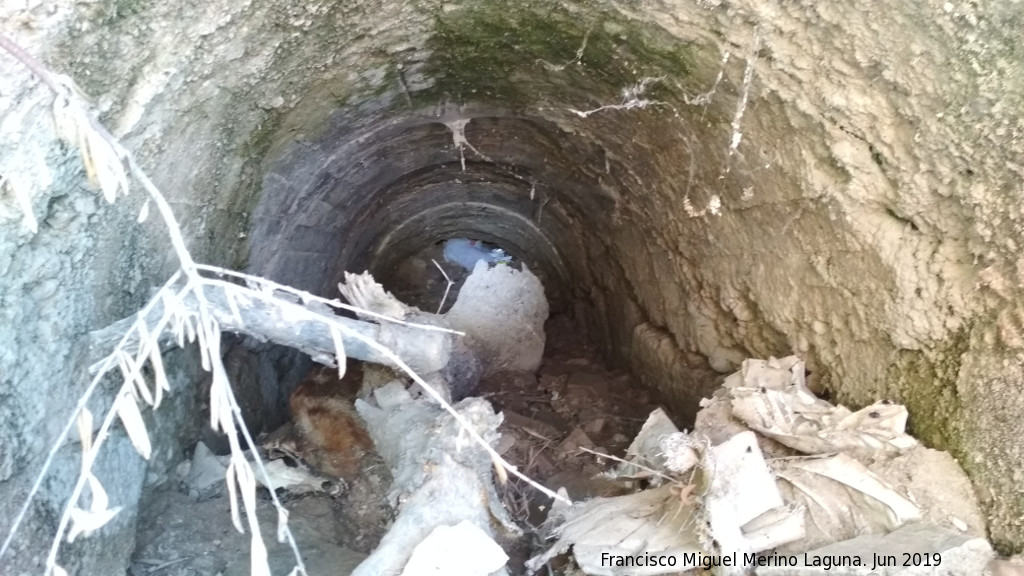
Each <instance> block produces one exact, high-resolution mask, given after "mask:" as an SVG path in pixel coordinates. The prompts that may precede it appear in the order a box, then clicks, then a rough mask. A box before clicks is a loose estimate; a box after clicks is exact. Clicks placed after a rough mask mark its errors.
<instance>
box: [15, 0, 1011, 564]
mask: <svg viewBox="0 0 1024 576" xmlns="http://www.w3.org/2000/svg"><path fill="white" fill-rule="evenodd" d="M1022 13H1024V5H1022V4H1021V3H1020V2H1017V1H1014V2H1006V1H1002V2H997V1H991V2H972V3H963V4H954V3H951V2H949V3H944V2H926V1H915V2H905V3H900V4H896V5H892V6H890V5H886V6H885V7H881V6H875V5H871V4H864V3H859V4H846V3H822V2H812V1H809V0H808V1H799V2H789V3H783V4H779V3H777V2H767V1H761V0H739V1H736V2H721V1H718V0H700V1H690V0H671V1H670V0H646V1H644V2H612V1H607V2H596V1H595V2H586V3H578V4H577V3H572V2H534V3H530V5H529V7H527V6H525V5H524V4H522V3H510V2H502V1H498V0H484V1H480V0H473V1H470V0H466V1H464V2H450V3H445V4H443V5H441V4H440V3H435V2H429V1H421V2H398V1H394V2H387V1H380V2H372V3H365V2H359V3H341V2H339V3H330V2H318V3H302V4H299V3H279V2H261V1H251V2H243V3H238V2H225V1H215V2H207V3H194V4H188V3H186V4H181V3H173V4H167V3H153V2H147V1H145V0H132V1H129V0H119V1H116V2H96V3H89V4H82V3H74V4H73V3H70V2H50V3H45V4H43V3H29V4H27V5H25V6H24V7H22V6H19V7H8V6H5V7H3V8H2V9H0V23H2V28H3V31H4V32H5V33H6V34H8V35H10V36H12V37H14V38H15V39H16V40H17V41H18V42H19V43H21V44H22V45H23V46H25V47H26V48H27V49H29V50H30V51H31V52H33V53H34V54H36V55H38V56H39V57H41V58H42V59H43V60H45V61H46V62H48V63H49V64H50V65H51V66H52V67H53V68H54V69H56V70H58V71H61V72H65V73H67V74H69V75H71V76H73V77H74V78H75V79H76V80H78V81H79V82H80V83H81V84H82V87H83V88H84V89H85V90H86V92H87V93H89V94H90V95H91V96H93V97H94V98H95V101H96V102H97V104H98V106H99V108H100V110H102V111H103V113H104V121H105V122H106V123H107V125H109V126H111V127H112V128H113V130H114V132H115V133H116V134H118V135H123V136H124V138H125V139H126V141H127V143H128V145H129V146H130V147H131V148H132V149H133V150H137V151H138V153H139V154H140V157H141V160H142V161H143V164H144V165H145V166H146V167H147V168H148V169H149V170H150V171H151V172H152V174H153V175H154V178H155V180H156V181H157V182H158V184H160V185H161V186H162V187H163V188H164V189H165V190H166V191H167V193H168V194H169V195H170V196H171V198H172V203H173V204H174V207H175V210H176V211H177V212H178V214H179V218H180V219H181V220H182V222H183V224H184V227H185V230H186V233H187V234H188V236H189V239H190V242H191V244H190V246H191V248H192V249H193V250H194V251H195V253H196V256H197V257H198V258H199V259H201V260H205V261H208V262H212V263H217V264H223V265H229V266H236V267H243V266H246V265H248V266H249V267H250V268H251V269H253V270H254V271H258V272H263V273H267V274H269V275H271V276H272V277H275V278H276V279H279V280H285V281H292V282H294V283H295V284H298V285H300V286H301V287H305V288H311V289H315V290H316V289H320V290H327V289H328V288H329V287H330V286H331V285H332V284H331V281H330V280H326V281H325V280H324V277H325V276H326V277H328V278H330V277H332V276H337V275H338V273H339V272H340V270H341V269H342V268H344V267H346V266H349V265H353V266H354V265H355V264H356V263H358V264H359V265H361V266H368V267H369V266H372V265H373V262H372V261H369V260H367V258H368V257H367V256H366V255H367V254H370V255H377V256H379V258H378V259H379V260H380V259H382V260H381V261H386V260H387V258H388V256H387V253H388V250H395V249H397V248H396V246H394V245H393V244H394V242H391V241H393V240H395V238H399V237H400V238H407V239H408V238H414V237H416V234H415V233H414V232H416V231H417V230H421V229H422V228H417V226H422V225H421V224H416V222H417V221H416V220H415V219H414V218H413V217H414V216H415V215H416V214H417V213H423V211H424V210H425V209H427V208H429V207H431V206H434V205H436V204H437V203H439V202H440V201H441V199H443V198H446V196H445V194H448V193H451V194H452V195H453V196H452V197H453V198H454V197H457V198H459V199H460V202H461V201H466V200H469V199H475V200H477V201H478V202H479V203H480V205H481V207H480V208H479V209H478V210H477V211H475V212H473V214H475V215H476V216H475V217H476V218H477V220H475V221H468V222H464V223H462V224H459V223H458V222H457V221H456V220H457V216H458V214H459V212H458V209H457V205H456V204H454V203H453V204H450V206H451V207H449V208H446V209H445V210H447V211H442V212H436V213H434V214H436V215H438V216H439V218H440V220H439V221H444V222H446V223H447V224H445V226H446V227H443V229H438V230H440V231H436V233H437V234H441V233H443V232H455V231H457V230H458V227H459V226H463V227H464V228H470V229H476V230H479V231H481V233H482V234H485V236H482V237H489V238H494V239H500V238H501V237H503V235H504V236H507V237H514V238H516V242H517V243H518V244H519V245H520V247H521V248H522V250H523V251H526V252H531V251H534V252H537V253H538V254H541V253H542V254H544V257H543V258H542V260H544V261H545V262H546V263H547V264H544V262H542V263H541V264H540V265H539V266H538V270H541V271H544V270H547V271H548V276H549V277H551V278H557V279H560V280H561V281H564V282H565V283H566V286H564V287H561V288H562V289H564V292H565V293H566V294H567V295H568V296H569V297H572V298H575V299H577V301H578V302H579V304H578V306H577V309H578V310H579V312H580V313H581V314H583V315H585V316H586V318H587V325H588V327H589V331H590V333H591V335H592V336H593V337H595V338H597V339H598V340H600V341H602V342H603V343H604V345H605V347H606V349H607V350H608V352H609V355H610V356H611V357H613V358H616V359H618V360H619V361H621V362H623V363H631V364H632V367H633V369H634V370H635V371H636V372H637V373H638V374H639V375H640V376H641V377H642V378H644V380H645V381H647V382H648V383H649V384H650V385H652V386H657V387H659V388H662V389H664V390H666V391H667V392H669V393H670V394H671V395H672V396H673V397H674V398H676V400H677V403H678V404H679V405H680V406H681V407H684V406H688V405H689V406H692V403H693V401H694V400H695V399H696V398H697V397H699V396H700V395H701V393H702V392H703V391H704V390H706V389H707V387H708V386H710V385H711V384H712V379H713V378H714V376H715V374H717V373H720V372H725V371H729V370H732V369H734V368H735V365H736V363H737V362H738V361H739V360H740V359H742V358H743V357H745V356H748V355H753V356H765V355H768V354H784V353H788V352H791V351H794V352H798V353H801V354H803V355H805V356H806V357H807V358H808V360H809V366H810V368H811V369H812V371H813V372H814V376H815V378H817V383H818V385H820V386H822V387H826V388H828V389H829V390H830V391H831V392H832V393H833V394H834V395H835V396H836V397H837V398H838V399H839V400H841V401H843V402H848V403H850V404H852V405H863V404H867V403H869V402H871V401H873V400H875V399H876V398H878V397H889V398H892V399H894V400H899V401H903V402H906V403H907V404H908V405H909V407H910V411H911V418H912V425H913V427H914V431H915V433H917V434H919V435H920V436H921V437H922V438H924V439H925V440H926V441H928V442H929V443H931V444H932V445H933V446H936V447H939V448H945V449H949V450H951V451H953V453H954V454H956V455H957V457H958V458H959V459H960V461H961V462H962V463H963V464H964V465H965V467H966V468H967V469H968V471H969V472H970V474H971V476H972V479H973V480H974V481H975V483H976V486H977V488H978V490H979V495H980V496H981V498H982V500H983V501H984V502H985V504H986V506H987V510H988V512H989V515H990V519H991V521H992V524H991V531H992V537H993V538H994V540H995V542H996V543H997V544H998V545H1000V546H1002V547H1003V549H1004V550H1010V549H1020V548H1021V546H1022V545H1024V526H1022V525H1021V520H1020V518H1021V517H1022V516H1024V488H1021V486H1024V483H1022V482H1021V481H1020V479H1019V478H1017V477H1016V476H1014V474H1015V473H1007V472H1006V471H1007V470H1020V469H1022V468H1024V444H1022V443H1021V442H1020V441H1019V438H1021V437H1024V429H1022V426H1024V424H1022V421H1021V419H1020V418H1019V417H1018V415H1019V414H1021V413H1024V394H1022V393H1021V368H1022V366H1021V361H1020V359H1019V358H1020V357H1019V353H1018V351H1019V350H1020V349H1021V348H1024V337H1022V336H1021V334H1022V330H1024V328H1022V326H1024V319H1022V318H1024V313H1022V312H1021V311H1020V305H1021V302H1024V300H1022V298H1021V284H1022V281H1024V263H1022V262H1024V261H1022V260H1020V259H1019V254H1018V253H1019V245H1020V243H1021V242H1022V240H1024V231H1022V230H1021V225H1020V218H1021V212H1020V206H1021V199H1022V198H1021V197H1022V195H1024V194H1022V172H1024V169H1022V168H1021V161H1020V155H1021V154H1020V153H1021V151H1022V150H1024V125H1022V120H1021V116H1020V114H1019V111H1020V110H1021V109H1022V106H1024V88H1022V86H1024V77H1022V75H1024V55H1022V53H1021V48H1020V47H1019V38H1018V35H1019V31H1020V30H1021V29H1022V28H1024V17H1022ZM0 74H2V77H3V78H5V79H7V78H11V79H14V81H13V82H10V83H7V82H5V83H4V84H3V86H0V114H2V115H3V117H4V119H3V124H2V125H0V138H3V140H2V141H0V146H3V148H2V154H0V173H3V174H4V175H5V176H8V177H9V178H8V181H9V182H8V184H5V188H4V190H3V194H4V196H3V199H2V204H0V207H2V209H3V212H2V215H0V216H2V222H0V226H2V229H0V272H2V280H0V298H2V301H3V305H2V308H0V311H2V314H3V315H4V324H3V326H4V327H3V328H2V330H3V331H2V332H0V338H3V340H4V341H6V342H9V343H11V344H10V345H5V346H3V348H2V352H0V363H2V364H0V377H2V378H3V381H2V389H0V394H2V395H3V396H2V398H3V400H2V402H0V410H2V411H3V418H0V430H2V432H0V440H2V442H0V446H2V448H0V486H2V488H3V489H2V490H0V494H4V496H0V511H3V514H2V515H0V516H3V517H4V518H9V517H10V516H9V513H8V512H9V511H10V510H11V509H12V506H16V505H17V504H19V503H20V498H21V496H22V495H23V494H24V491H25V489H26V488H27V485H28V483H29V482H30V481H31V477H32V474H33V473H34V472H35V471H36V470H37V469H38V467H39V466H40V465H41V453H42V452H43V451H44V450H45V447H46V446H48V443H49V442H50V441H51V440H52V438H53V435H54V434H55V432H56V428H57V427H58V426H59V425H60V424H61V423H62V422H61V421H62V418H61V417H55V416H54V415H63V414H66V413H68V412H69V411H70V409H71V402H72V400H73V398H72V394H71V393H69V390H77V389H79V388H78V387H80V386H83V385H84V382H83V380H82V379H81V378H80V377H77V378H72V377H71V376H70V375H71V374H74V373H75V372H74V368H75V367H80V364H81V361H77V363H76V360H75V358H76V357H77V356H78V355H80V354H81V353H80V352H79V350H80V345H81V337H82V335H83V334H84V333H85V332H86V331H87V330H89V329H92V328H96V327H100V326H102V325H103V324H105V323H106V322H109V321H111V320H113V319H115V318H117V317H118V316H120V315H123V314H126V313H128V312H130V311H131V310H132V309H133V308H134V307H135V306H137V305H138V304H139V303H140V302H142V301H143V300H144V298H145V296H146V295H147V291H148V289H149V287H150V286H152V285H154V284H156V283H159V282H161V281H162V280H163V278H164V277H165V276H166V274H167V273H168V272H169V271H170V266H171V263H170V261H169V258H168V255H167V252H166V250H165V249H164V243H163V241H162V240H161V238H162V236H161V234H162V230H161V229H160V228H159V225H158V224H157V223H155V221H154V220H152V219H151V220H150V221H149V222H148V223H147V224H146V225H145V226H144V227H142V228H136V227H135V225H134V224H133V222H134V216H135V214H136V213H137V210H138V209H139V206H140V205H141V202H140V199H139V197H138V196H137V195H134V196H133V198H130V199H124V200H122V201H121V202H120V203H119V204H117V205H114V206H107V205H105V204H103V203H102V202H101V201H100V200H99V199H98V197H97V196H96V195H95V194H94V193H92V192H91V191H89V190H87V189H86V187H85V186H84V179H83V178H82V174H81V171H80V168H79V163H78V161H77V159H76V158H75V157H74V155H73V154H71V153H69V152H67V151H66V150H64V149H63V148H62V147H60V146H58V145H57V144H56V143H55V142H54V141H53V140H52V138H51V136H50V131H49V126H48V120H47V119H46V117H45V109H46V106H45V104H46V101H45V100H43V98H44V97H45V92H44V91H43V89H42V88H41V86H39V84H38V82H36V81H34V80H32V79H31V77H30V76H29V75H28V73H27V72H26V71H25V70H24V69H23V68H21V67H19V66H18V65H17V63H15V62H14V61H13V60H11V59H10V58H8V57H7V56H6V55H3V56H0ZM446 115H447V116H446ZM453 119H455V120H466V122H465V123H464V124H461V125H460V124H458V123H457V122H455V123H453V122H452V120H453ZM458 126H461V127H462V128H461V129H462V130H463V132H459V131H458V130H457V129H455V128H457V127H458ZM453 127H455V128H453ZM15 134H29V135H31V136H30V137H24V136H19V137H15V136H14V135H15ZM459 136H461V137H462V138H464V140H463V141H459V140H458V137H459ZM468 145H472V148H470V147H469V146H468ZM303 147H305V148H306V149H307V150H308V151H310V152H315V153H310V154H304V153H303ZM303 159H305V160H303ZM460 160H461V162H460ZM467 160H468V162H467ZM303 162H305V163H303ZM438 167H440V168H438ZM431 170H434V171H433V172H431ZM427 173H429V174H430V176H429V177H428V176H425V174H427ZM265 174H269V175H267V176H266V178H265V179H264V175H265ZM405 175H410V176H408V177H406V176H405ZM12 178H13V179H12ZM499 180H500V181H501V186H500V187H499V186H491V185H490V184H489V183H491V182H495V181H499ZM23 181H32V182H35V183H36V185H37V186H36V188H34V189H33V191H32V195H33V197H34V199H35V200H34V203H33V206H34V212H35V214H36V217H37V219H38V222H39V225H38V231H37V232H30V231H29V230H28V228H26V226H25V224H24V223H23V221H22V219H21V218H22V217H21V212H20V211H19V209H18V207H17V205H16V203H15V202H14V199H13V193H12V192H11V188H10V186H14V185H18V186H23V184H22V183H21V182H23ZM261 200H262V202H261ZM389 206H394V207H395V209H396V210H399V209H400V215H404V216H402V217H400V218H397V219H395V220H393V221H392V222H393V223H394V225H395V226H400V225H408V226H410V227H411V228H408V229H407V232H406V233H403V234H399V235H397V236H394V235H392V236H389V235H388V229H386V228H387V227H386V226H382V225H380V224H379V223H377V224H375V222H378V220H377V219H378V218H380V217H381V215H382V214H384V213H386V212H387V208H388V207H389ZM495 207H497V208H495ZM499 208H500V209H499ZM402 211H404V212H402ZM406 216H407V218H406ZM403 218H405V219H403ZM496 221H500V222H502V224H501V225H500V226H499V225H494V224H493V222H496ZM488 222H491V223H492V224H488ZM388 225H389V226H390V225H391V224H388ZM410 230H411V232H410ZM487 235H489V236H487ZM389 239H390V240H389ZM389 242H391V243H390V244H389ZM553 247H554V248H553ZM556 249H557V252H556V251H555V250H556ZM41 360H42V361H41ZM182 380H183V381H185V380H188V375H187V374H186V373H184V372H183V373H182ZM40 398H46V399H47V400H46V403H43V402H41V401H40ZM182 420H184V417H182ZM169 428H171V429H177V430H180V429H181V422H176V423H174V424H173V425H169ZM30 431H31V432H30ZM124 444H125V443H124V442H121V443H120V444H119V447H118V448H116V449H115V450H112V454H115V455H114V456H112V460H111V462H112V464H111V466H116V467H117V469H119V470H128V469H134V470H135V471H136V472H135V473H134V474H133V475H132V478H133V479H130V478H128V476H126V477H125V488H124V490H123V492H119V493H118V494H119V495H118V496H116V497H115V496H114V495H113V494H112V497H114V498H123V499H124V500H125V503H130V502H131V500H132V499H133V498H134V496H135V495H136V494H138V492H139V490H140V489H141V485H142V482H143V480H142V477H143V474H142V470H143V467H142V465H141V464H139V463H135V464H128V462H129V456H130V455H129V454H128V450H127V447H126V445H124ZM68 452H69V454H68V459H65V460H62V462H63V464H61V466H60V468H61V472H60V474H59V478H57V477H55V478H56V479H55V480H53V481H51V482H50V483H48V484H47V486H46V491H45V498H44V500H45V502H47V504H46V506H45V507H46V510H45V511H41V512H40V513H39V514H38V517H37V518H36V519H35V522H36V524H34V526H35V527H34V528H33V530H34V532H32V534H35V535H38V534H42V533H44V532H46V530H47V527H49V526H52V523H53V522H54V514H56V513H57V511H58V510H59V502H60V499H61V498H62V497H63V496H62V494H65V493H66V488H67V483H68V482H69V481H70V479H71V478H72V477H73V473H74V470H75V464H74V460H73V454H74V450H72V449H68ZM170 458H171V455H169V454H168V455H166V456H165V457H164V459H170ZM120 459H123V460H120ZM132 462H135V461H132ZM8 495H10V496H8ZM124 516H125V523H124V524H122V525H118V526H114V527H112V528H111V529H110V530H111V531H112V532H113V531H115V530H118V529H119V530H123V531H124V532H125V533H130V532H131V522H130V519H131V514H130V513H128V514H125V515H124ZM29 540H32V541H36V540H38V538H36V537H33V538H29V539H26V540H25V542H26V543H27V542H28V541H29ZM123 552H124V551H123ZM35 554H38V551H37V550H35V549H34V548H33V551H28V550H26V551H25V552H23V553H19V555H18V556H16V557H15V559H14V560H13V562H15V564H14V566H16V567H17V568H19V569H21V570H25V571H30V567H31V566H34V565H35V564H34V563H35V562H38V560H39V559H38V558H33V556H34V555H35ZM87 556H88V555H87V554H86V555H85V556H83V557H87ZM5 561H6V559H5ZM112 561H116V559H114V560H112ZM95 573H100V572H95Z"/></svg>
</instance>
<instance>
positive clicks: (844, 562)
mask: <svg viewBox="0 0 1024 576" xmlns="http://www.w3.org/2000/svg"><path fill="white" fill-rule="evenodd" d="M741 559H742V563H740V560H741ZM801 560H802V561H803V562H802V563H801ZM941 563H942V557H941V556H940V555H939V554H937V553H933V554H911V553H903V554H899V555H895V554H877V553H873V552H872V553H869V554H867V555H866V556H861V555H832V554H810V553H806V552H805V553H804V554H772V555H758V554H753V553H744V554H743V555H742V557H741V556H740V554H739V553H737V552H733V553H732V554H717V555H715V554H704V553H701V552H687V553H683V554H678V555H673V554H638V555H635V556H624V555H617V554H610V553H608V552H603V553H602V554H601V565H602V566H608V567H638V568H644V567H656V566H665V567H678V568H679V569H687V568H696V567H703V568H704V569H706V570H710V569H711V568H713V567H716V566H737V567H738V566H750V567H759V566H760V567H764V566H812V567H820V568H821V569H823V570H831V569H832V568H838V567H844V566H854V567H860V566H863V567H870V568H871V569H872V570H874V569H876V568H879V567H885V566H898V565H902V566H938V565H940V564H941Z"/></svg>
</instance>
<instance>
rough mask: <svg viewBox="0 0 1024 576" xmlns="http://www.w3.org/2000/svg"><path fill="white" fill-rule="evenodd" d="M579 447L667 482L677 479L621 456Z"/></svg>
mask: <svg viewBox="0 0 1024 576" xmlns="http://www.w3.org/2000/svg"><path fill="white" fill-rule="evenodd" d="M579 449H580V450H582V451H584V452H589V453H591V454H593V455H595V456H600V457H602V458H608V459H609V460H615V461H616V462H622V463H623V464H629V465H630V466H636V467H637V468H639V469H641V470H643V471H645V472H650V473H651V474H653V475H655V476H657V477H659V478H661V479H663V480H668V481H669V482H678V480H677V479H675V478H673V477H671V476H669V475H668V474H665V473H664V472H659V471H658V470H655V469H653V468H648V467H647V466H644V465H643V464H637V463H636V462H630V461H629V460H623V459H622V458H619V457H618V456H612V455H611V454H603V453H601V452H598V451H596V450H591V449H590V448H584V447H583V446H580V447H579Z"/></svg>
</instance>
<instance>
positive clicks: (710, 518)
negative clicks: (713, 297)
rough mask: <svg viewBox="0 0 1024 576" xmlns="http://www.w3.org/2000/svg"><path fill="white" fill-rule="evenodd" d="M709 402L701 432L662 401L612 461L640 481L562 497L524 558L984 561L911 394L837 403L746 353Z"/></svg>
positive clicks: (794, 574) (947, 569) (960, 480)
mask: <svg viewBox="0 0 1024 576" xmlns="http://www.w3.org/2000/svg"><path fill="white" fill-rule="evenodd" d="M701 407H702V410H701V412H700V414H699V415H698V417H697V421H696V426H695V429H694V430H693V431H692V432H682V431H679V430H677V429H676V428H675V426H674V425H673V424H672V423H671V421H670V420H669V419H668V418H667V416H666V415H665V413H664V412H663V411H661V410H655V411H654V412H653V413H652V414H651V415H650V418H649V419H648V422H647V423H646V424H645V425H644V427H643V429H642V430H641V432H640V434H639V435H638V436H637V437H636V439H635V440H634V442H633V445H632V446H631V447H630V449H629V450H628V451H627V456H628V458H627V459H628V463H626V464H620V465H618V466H617V467H615V468H614V469H613V470H610V471H609V472H608V473H607V475H609V476H612V477H619V478H637V477H639V476H640V475H641V474H642V475H645V476H646V477H647V479H648V486H647V487H646V489H644V490H642V491H640V492H637V493H634V494H628V495H623V496H617V497H611V498H595V499H593V500H590V501H587V502H584V503H581V504H577V505H575V506H571V507H566V506H560V507H556V508H555V509H553V510H552V515H551V518H549V520H548V523H547V524H546V528H547V536H548V537H549V539H551V540H553V541H554V542H553V544H551V545H550V546H549V547H548V548H547V550H545V551H544V552H542V553H540V554H538V555H536V556H535V557H534V558H532V559H531V560H530V561H529V562H528V563H527V565H528V567H529V568H530V569H531V570H533V571H537V570H540V569H541V568H542V567H544V566H546V565H548V564H549V563H550V562H551V561H552V560H553V559H555V558H556V557H558V556H559V555H561V554H564V553H566V552H568V551H570V550H571V554H572V557H573V560H574V561H575V564H576V565H577V566H578V569H579V570H580V571H582V573H585V574H594V575H617V576H623V575H654V574H678V573H681V572H684V571H686V570H697V569H703V570H710V571H711V572H712V573H715V574H719V575H731V574H737V575H738V574H757V575H762V576H798V575H799V576H803V575H807V574H822V573H828V574H840V575H875V576H897V575H899V576H904V575H911V574H915V575H919V574H936V575H937V574H942V575H964V576H968V575H979V574H986V573H989V572H988V570H989V568H988V566H989V563H990V561H991V560H992V557H993V551H992V548H991V546H990V545H989V543H988V542H987V541H986V540H985V538H984V534H985V532H984V528H985V527H984V523H983V520H982V516H981V513H980V511H979V509H978V505H977V501H976V499H975V496H974V494H973V492H972V491H971V487H970V483H969V482H968V480H967V478H966V476H965V475H964V473H963V471H962V470H961V469H960V468H959V466H957V465H956V463H955V461H953V459H952V458H951V457H950V456H949V455H948V454H946V453H942V452H938V451H935V450H930V449H928V448H926V447H923V446H921V445H920V444H918V442H917V441H916V440H915V439H914V438H913V437H911V436H909V435H908V434H906V432H905V425H906V421H907V411H906V408H904V407H903V406H900V405H897V404H893V403H890V402H887V401H881V402H878V403H876V404H873V405H871V406H868V407H866V408H863V409H861V410H858V411H856V412H851V411H850V410H848V409H847V408H845V407H843V406H835V405H832V404H830V403H829V402H826V401H824V400H822V399H820V398H818V397H816V396H815V395H814V394H813V393H812V392H811V391H810V390H809V389H808V388H807V386H806V383H805V379H804V364H803V362H801V361H800V359H799V358H797V357H795V356H791V357H787V358H782V359H775V358H772V359H769V360H747V361H745V362H744V363H743V366H742V369H741V370H740V371H739V372H736V373H735V374H733V375H731V376H730V377H728V378H727V379H726V380H725V382H724V383H723V385H722V387H721V388H720V389H719V390H718V391H717V392H716V393H715V394H714V395H713V397H712V398H708V399H705V400H703V401H702V403H701ZM565 573H566V574H568V573H571V572H570V571H566V572H565ZM695 573H696V572H695Z"/></svg>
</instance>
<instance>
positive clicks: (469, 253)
mask: <svg viewBox="0 0 1024 576" xmlns="http://www.w3.org/2000/svg"><path fill="white" fill-rule="evenodd" d="M444 260H445V262H450V263H452V264H458V265H459V266H462V267H463V268H465V269H466V271H467V272H472V271H473V270H474V269H475V268H476V263H477V262H481V261H483V262H486V263H488V264H498V263H502V264H509V263H511V262H512V257H511V256H509V255H508V254H506V253H505V251H504V250H502V249H501V248H497V247H493V248H492V247H490V246H488V245H487V244H486V243H484V242H481V241H479V240H470V239H468V238H452V239H450V240H448V241H446V242H445V243H444Z"/></svg>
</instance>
